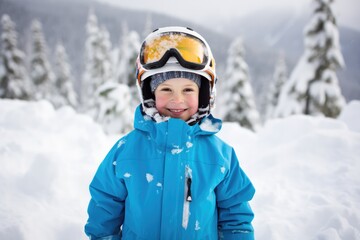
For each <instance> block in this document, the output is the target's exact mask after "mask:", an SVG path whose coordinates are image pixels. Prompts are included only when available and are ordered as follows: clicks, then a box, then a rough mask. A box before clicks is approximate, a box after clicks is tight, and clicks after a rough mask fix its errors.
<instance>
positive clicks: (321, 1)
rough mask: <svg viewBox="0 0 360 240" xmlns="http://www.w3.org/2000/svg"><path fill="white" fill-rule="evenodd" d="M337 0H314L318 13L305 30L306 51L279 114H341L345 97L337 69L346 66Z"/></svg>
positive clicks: (280, 103) (284, 97)
mask: <svg viewBox="0 0 360 240" xmlns="http://www.w3.org/2000/svg"><path fill="white" fill-rule="evenodd" d="M332 3H333V0H313V6H314V15H313V17H312V19H311V21H310V22H309V23H308V25H307V26H306V27H305V29H304V35H305V36H304V37H305V41H304V42H305V51H304V54H303V56H302V57H301V58H300V60H299V62H298V64H297V66H296V67H295V69H294V70H293V72H292V74H291V76H290V79H289V81H288V82H287V83H286V84H285V85H284V88H283V90H282V92H281V94H280V102H279V106H278V107H277V109H276V113H275V114H276V115H277V116H279V117H286V116H288V115H292V114H307V115H314V116H317V115H323V116H327V117H333V118H335V117H337V116H338V115H339V114H340V112H341V110H342V108H343V106H344V105H345V99H344V97H343V96H342V94H341V90H340V87H339V84H338V79H337V76H336V70H337V69H338V68H341V67H343V66H344V65H345V64H344V60H343V57H342V54H341V51H340V44H339V33H338V29H337V26H336V20H335V16H334V14H333V12H332V9H331V4H332Z"/></svg>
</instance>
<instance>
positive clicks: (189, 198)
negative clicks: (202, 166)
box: [186, 177, 192, 202]
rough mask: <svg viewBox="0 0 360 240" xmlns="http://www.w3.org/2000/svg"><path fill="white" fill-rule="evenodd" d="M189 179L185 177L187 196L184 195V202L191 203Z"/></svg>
mask: <svg viewBox="0 0 360 240" xmlns="http://www.w3.org/2000/svg"><path fill="white" fill-rule="evenodd" d="M191 182H192V180H191V177H187V178H186V185H187V194H186V201H188V202H191V201H192V197H191Z"/></svg>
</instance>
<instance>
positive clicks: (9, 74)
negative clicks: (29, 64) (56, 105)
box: [0, 15, 31, 100]
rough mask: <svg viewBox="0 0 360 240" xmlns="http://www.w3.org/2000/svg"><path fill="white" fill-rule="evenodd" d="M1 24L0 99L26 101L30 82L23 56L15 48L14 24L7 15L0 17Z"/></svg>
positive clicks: (29, 90) (29, 92) (29, 94)
mask: <svg viewBox="0 0 360 240" xmlns="http://www.w3.org/2000/svg"><path fill="white" fill-rule="evenodd" d="M1 24H2V29H3V32H2V34H1V40H2V48H1V53H0V63H1V64H0V97H1V98H12V99H14V98H18V99H25V100H28V99H30V98H31V82H30V79H29V78H28V74H27V72H26V68H25V60H24V58H25V55H24V53H23V52H22V51H21V50H19V49H18V47H17V32H16V30H15V24H14V22H13V21H12V20H11V19H10V17H9V16H8V15H3V16H2V19H1Z"/></svg>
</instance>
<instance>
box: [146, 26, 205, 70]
mask: <svg viewBox="0 0 360 240" xmlns="http://www.w3.org/2000/svg"><path fill="white" fill-rule="evenodd" d="M170 49H175V50H177V52H178V53H179V54H180V56H181V57H182V58H183V59H184V60H185V61H187V62H191V63H196V64H202V63H203V61H204V58H205V54H206V46H205V44H204V43H203V42H202V41H200V40H199V39H197V38H195V37H193V36H189V35H184V34H180V33H178V34H175V33H171V34H166V35H160V36H157V37H155V38H154V39H150V40H147V41H146V44H145V47H144V49H143V62H144V64H148V63H154V62H157V61H159V60H160V59H161V58H162V57H163V56H164V54H165V53H166V52H167V51H168V50H170Z"/></svg>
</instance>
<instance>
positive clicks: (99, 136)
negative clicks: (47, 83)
mask: <svg viewBox="0 0 360 240" xmlns="http://www.w3.org/2000/svg"><path fill="white" fill-rule="evenodd" d="M359 117H360V102H359V101H354V102H351V103H350V104H349V105H348V107H347V108H346V109H345V110H344V112H343V114H342V115H341V116H340V118H339V120H334V119H328V118H313V117H307V116H293V117H289V118H286V119H276V120H272V121H269V122H268V123H267V124H266V125H265V126H264V127H263V128H262V129H260V130H259V132H258V133H257V134H254V133H252V132H250V131H248V130H246V129H243V128H240V127H239V126H238V125H237V124H235V123H225V124H224V126H223V129H222V130H221V131H220V134H219V135H220V136H221V137H223V139H224V140H225V141H227V142H228V143H230V144H232V145H233V146H234V147H235V149H236V152H237V155H238V157H239V161H240V163H241V165H242V166H243V168H244V169H245V171H246V172H247V173H248V175H249V176H250V178H251V179H252V181H253V183H254V185H255V187H256V189H257V192H256V195H255V198H254V200H253V201H252V203H251V204H252V207H253V210H254V211H255V214H256V216H255V221H254V226H255V229H256V239H258V240H275V239H292V240H297V239H299V240H300V239H301V240H303V239H322V240H338V239H346V240H355V239H360V201H359V199H360V178H359V176H358V175H359V173H360V127H359V123H358V121H359V119H360V118H359ZM117 137H118V136H111V137H108V136H106V135H105V134H104V133H103V131H102V129H101V127H100V126H98V125H97V124H96V123H94V122H93V121H92V120H91V119H90V118H89V117H87V116H84V115H80V114H76V113H75V112H74V111H73V110H72V109H71V108H62V109H60V110H57V111H55V110H54V109H53V108H52V106H51V105H50V104H49V103H47V102H44V101H42V102H31V103H29V102H23V101H11V100H0V164H1V168H0V182H1V184H0V192H1V197H0V220H1V223H2V224H1V225H0V239H17V240H18V239H20V240H21V239H23V240H27V239H29V240H30V239H31V240H32V239H86V236H84V234H83V225H84V224H85V222H86V219H87V215H86V208H87V204H88V201H89V193H88V184H89V182H90V181H91V178H92V176H93V174H94V172H95V170H96V168H97V167H98V164H99V163H100V161H101V160H102V159H103V157H104V156H105V154H106V152H107V151H108V150H109V149H110V147H111V146H112V144H114V142H115V138H117Z"/></svg>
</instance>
